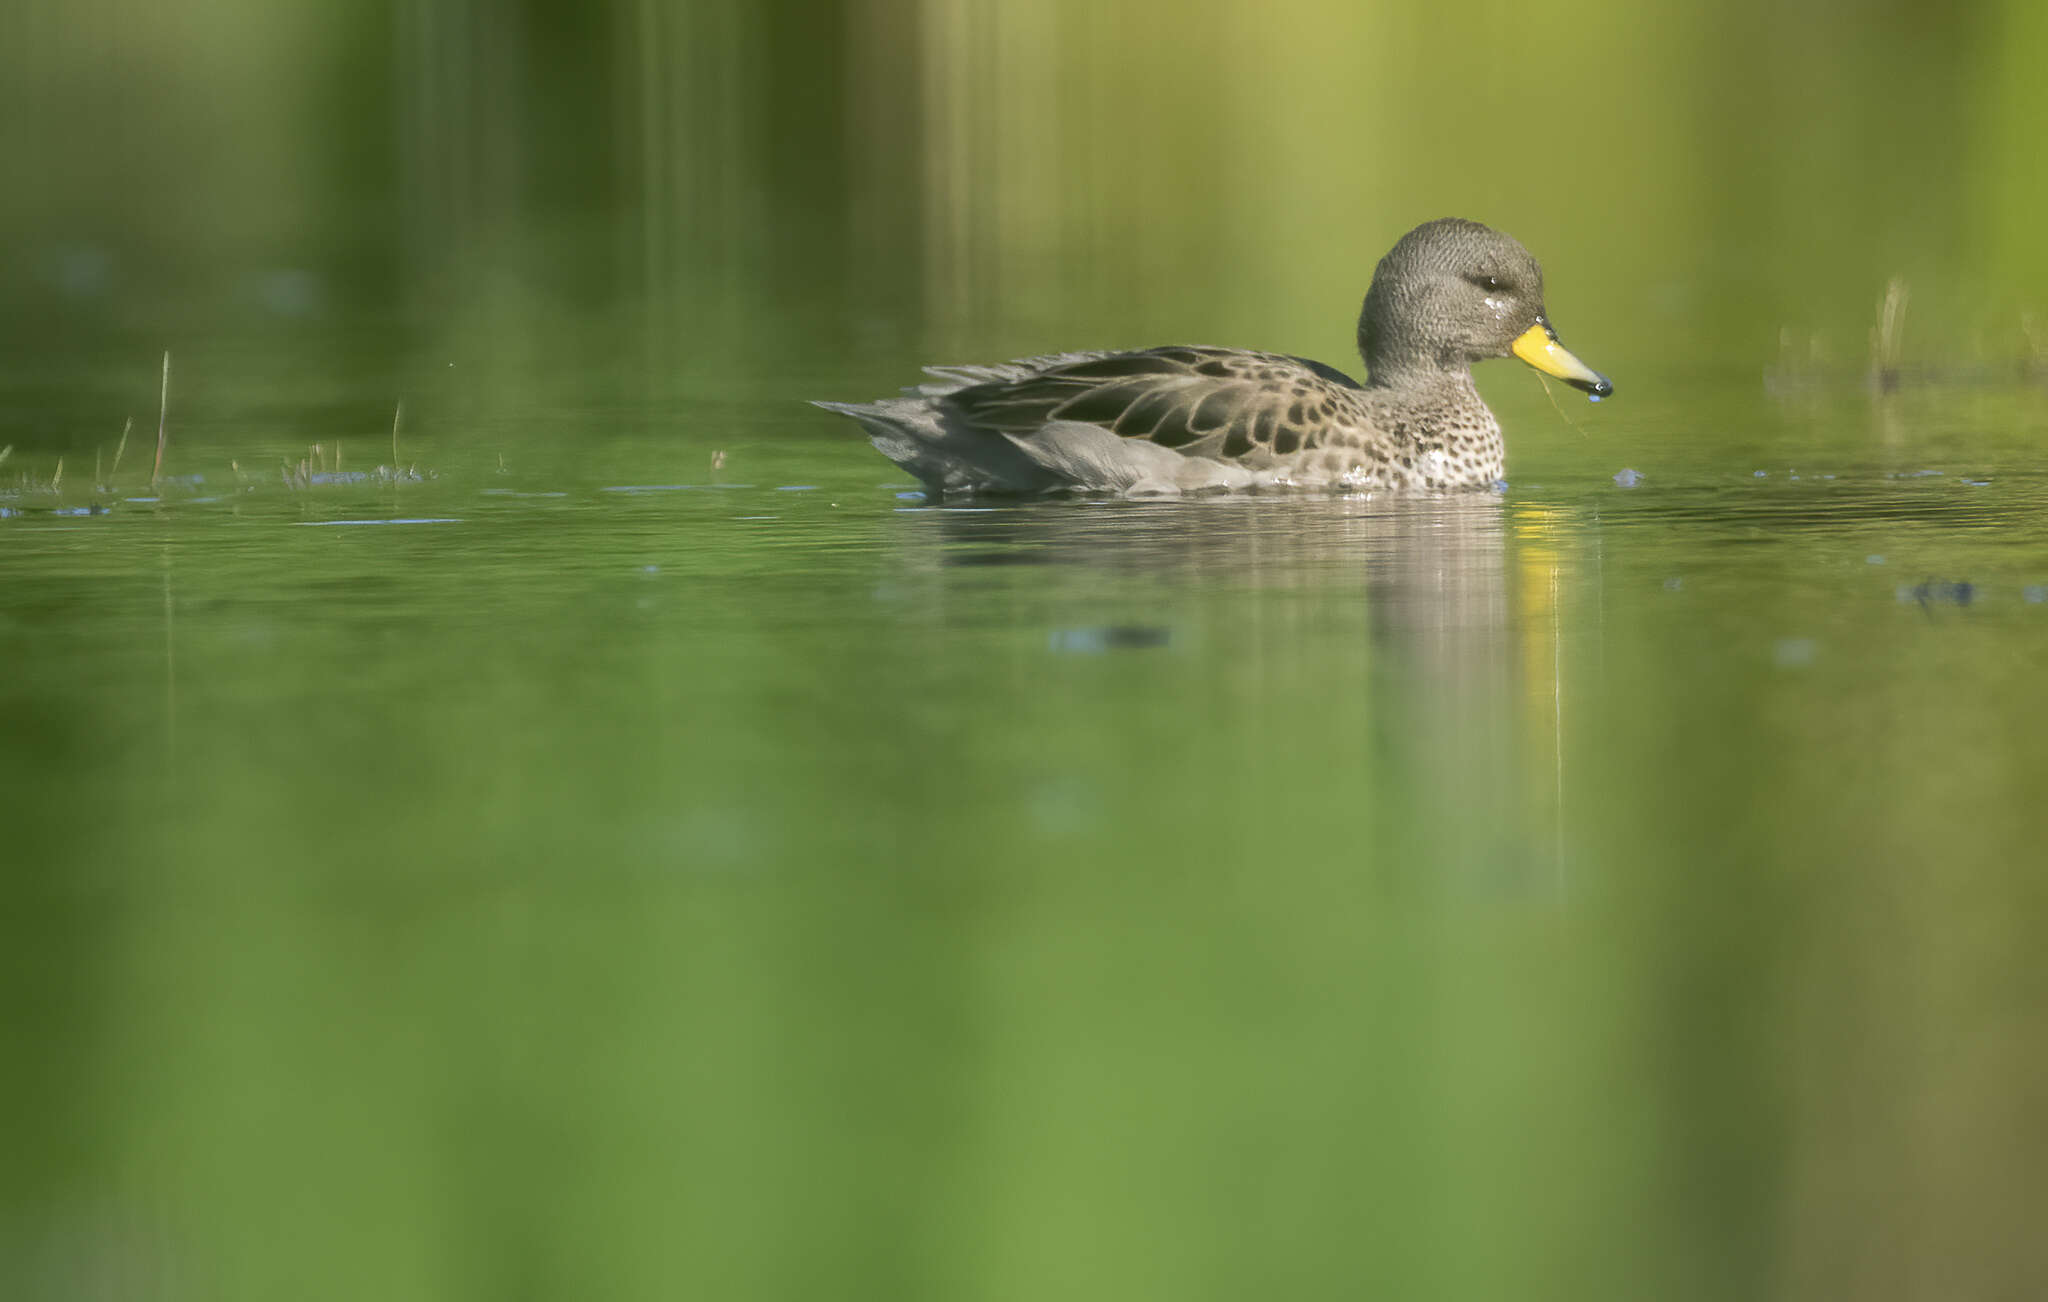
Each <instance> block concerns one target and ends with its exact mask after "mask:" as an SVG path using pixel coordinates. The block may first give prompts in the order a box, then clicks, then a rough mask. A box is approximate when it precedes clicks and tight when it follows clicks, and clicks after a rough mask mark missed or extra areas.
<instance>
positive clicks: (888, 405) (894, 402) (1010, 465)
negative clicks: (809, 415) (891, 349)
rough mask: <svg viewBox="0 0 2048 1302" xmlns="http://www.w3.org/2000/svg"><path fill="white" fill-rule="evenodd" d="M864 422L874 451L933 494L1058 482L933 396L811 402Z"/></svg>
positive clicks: (1032, 488) (1022, 489)
mask: <svg viewBox="0 0 2048 1302" xmlns="http://www.w3.org/2000/svg"><path fill="white" fill-rule="evenodd" d="M811 405H812V406H814V407H822V408H824V409H825V410H826V411H835V412H838V413H839V414H840V415H842V416H850V417H852V418H853V419H854V420H856V421H859V422H860V426H861V428H862V429H863V430H865V431H867V436H868V441H869V442H870V443H873V444H874V445H875V450H876V451H877V452H880V453H881V454H882V455H883V456H885V457H887V458H889V460H891V461H893V462H895V463H896V464H897V465H899V466H901V467H903V469H905V470H907V471H909V472H910V473H911V474H913V475H915V476H917V479H918V481H919V482H920V483H922V484H923V485H924V486H925V488H926V489H927V490H929V491H931V492H934V493H948V492H967V493H974V492H984V493H986V492H997V493H1042V492H1044V491H1046V490H1047V489H1050V488H1055V487H1058V485H1059V483H1060V481H1059V479H1058V478H1057V477H1055V476H1054V475H1052V474H1050V473H1048V472H1047V471H1046V470H1045V469H1044V468H1043V467H1042V466H1040V465H1038V464H1037V463H1036V462H1034V461H1033V460H1031V459H1030V458H1029V457H1027V456H1025V455H1024V454H1023V453H1021V452H1020V451H1018V449H1017V447H1016V446H1015V445H1014V444H1012V443H1011V442H1010V440H1008V439H1006V438H1003V437H1002V436H1000V435H998V434H993V433H991V432H989V431H988V430H981V429H974V428H971V427H963V426H960V425H958V424H957V423H956V422H955V421H954V420H952V419H951V418H950V416H949V414H948V413H947V412H946V410H945V409H944V408H943V407H942V406H940V404H939V403H937V402H935V401H933V400H932V399H931V398H929V397H924V396H917V397H903V398H884V399H882V400H881V401H880V402H813V403H812V404H811Z"/></svg>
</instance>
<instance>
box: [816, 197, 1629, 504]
mask: <svg viewBox="0 0 2048 1302" xmlns="http://www.w3.org/2000/svg"><path fill="white" fill-rule="evenodd" d="M1358 351H1359V354H1360V355H1361V356H1362V357H1363V358H1364V360H1365V368H1366V375H1367V379H1366V382H1365V383H1364V384H1359V383H1358V382H1357V381H1355V380H1353V379H1352V378H1351V377H1350V376H1348V375H1346V374H1344V373H1343V372H1342V371H1339V370H1337V369H1336V368H1335V367H1331V366H1325V365H1323V364H1322V363H1321V362H1314V361H1309V360H1307V359H1306V358H1301V357H1289V356H1285V355H1282V354H1278V353H1254V352H1244V351H1241V350H1238V349H1234V348H1208V347H1184V346H1174V347H1166V348H1147V349H1143V350H1140V351H1136V352H1091V353H1057V354H1053V355H1050V356H1045V357H1027V358H1023V359H1021V360H1018V361H1014V362H1006V363H1002V364H998V365H993V366H934V367H927V368H926V374H928V375H930V376H932V377H933V378H932V379H931V380H930V381H928V382H926V383H924V384H920V385H917V386H915V387H913V388H909V389H905V390H904V391H903V396H902V397H900V398H884V399H882V400H881V401H879V402H871V403H842V402H820V403H818V404H817V405H818V406H820V407H823V408H825V409H827V410H828V411H837V412H843V413H844V414H846V415H848V416H851V417H853V418H854V419H855V420H857V421H859V422H860V423H861V425H862V427H863V428H865V429H866V430H867V433H868V437H869V439H870V440H871V441H872V442H873V443H874V445H875V447H876V448H877V449H879V450H880V451H881V452H882V454H883V455H884V456H887V457H888V458H889V459H890V460H891V461H894V462H895V463H896V464H897V465H899V466H902V467H903V468H904V469H905V470H907V471H909V472H910V473H911V474H913V475H915V476H917V478H918V479H920V480H922V481H923V482H924V484H925V486H926V487H927V488H929V489H932V490H934V491H938V492H949V491H951V492H962V491H964V492H1005V493H1043V492H1052V491H1058V490H1062V489H1065V490H1079V491H1109V492H1121V493H1125V494H1128V495H1131V496H1154V495H1156V496H1171V495H1176V494H1180V493H1188V492H1203V491H1227V490H1231V489H1245V488H1260V487H1340V488H1347V489H1373V488H1386V489H1448V488H1474V487H1485V486H1489V485H1491V484H1493V483H1495V482H1497V481H1498V480H1499V479H1500V477H1501V470H1502V459H1501V458H1502V449H1501V437H1500V424H1499V422H1498V421H1496V420H1495V419H1494V417H1493V413H1492V412H1491V411H1488V410H1487V407H1486V403H1485V402H1484V401H1483V400H1481V398H1480V397H1479V391H1478V390H1477V389H1476V388H1474V387H1473V385H1472V363H1474V362H1480V361H1485V360H1487V359H1488V358H1493V357H1507V356H1510V355H1512V356H1515V357H1519V358H1520V359H1522V360H1523V361H1524V362H1527V363H1528V364H1529V365H1531V366H1533V367H1535V368H1536V369H1537V370H1539V371H1541V372H1543V373H1544V374H1546V375H1551V376H1555V377H1557V378H1558V379H1560V380H1563V381H1564V382H1565V383H1567V384H1570V385H1573V386H1574V387H1576V388H1579V389H1583V390H1585V391H1586V392H1587V393H1589V394H1591V395H1592V396H1593V397H1594V398H1595V399H1599V398H1604V397H1606V396H1607V395H1609V394H1611V393H1613V392H1614V385H1613V383H1612V382H1610V381H1609V380H1608V379H1607V377H1606V376H1604V375H1601V374H1600V373H1599V372H1598V371H1595V370H1593V369H1592V368H1591V367H1589V366H1587V365H1586V364H1585V363H1584V362H1581V361H1580V360H1579V359H1578V358H1576V357H1574V356H1572V354H1571V353H1569V352H1567V351H1566V350H1565V348H1564V346H1563V345H1562V344H1560V343H1558V341H1557V332H1556V331H1555V330H1553V329H1552V328H1551V326H1550V320H1549V318H1548V317H1547V316H1546V315H1545V313H1544V308H1543V269H1542V267H1540V266H1538V265H1537V262H1536V259H1535V258H1534V257H1531V256H1530V254H1529V251H1528V250H1527V249H1525V248H1523V247H1522V246H1521V244H1520V243H1518V242H1517V241H1516V240H1514V239H1513V238H1512V237H1510V236H1508V235H1504V234H1502V233H1501V232H1499V231H1496V230H1494V229H1492V228H1491V227H1488V226H1483V225H1481V224H1480V223H1478V222H1474V221H1465V220H1463V219H1461V218H1455V217H1451V218H1445V219H1443V220H1440V221H1433V222H1427V223H1425V224H1423V225H1421V226H1418V227H1416V228H1415V229H1414V230H1412V231H1409V232H1408V233H1407V234H1406V235H1403V236H1402V237H1401V239H1400V240H1399V242H1397V243H1396V244H1395V245H1394V247H1393V249H1392V251H1391V252H1389V253H1388V254H1387V256H1386V257H1384V258H1382V259H1380V264H1379V267H1378V269H1377V270H1376V271H1375V272H1374V273H1373V278H1372V286H1371V288H1370V289H1369V290H1367V291H1366V295H1365V306H1364V308H1363V309H1362V310H1361V311H1360V312H1359V315H1358Z"/></svg>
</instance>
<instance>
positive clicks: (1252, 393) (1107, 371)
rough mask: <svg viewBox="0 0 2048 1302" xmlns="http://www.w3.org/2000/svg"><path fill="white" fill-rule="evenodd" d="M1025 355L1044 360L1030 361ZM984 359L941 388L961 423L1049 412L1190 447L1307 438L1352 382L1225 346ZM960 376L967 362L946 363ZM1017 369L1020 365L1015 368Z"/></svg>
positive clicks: (1346, 408)
mask: <svg viewBox="0 0 2048 1302" xmlns="http://www.w3.org/2000/svg"><path fill="white" fill-rule="evenodd" d="M1032 362H1044V363H1050V364H1049V365H1044V366H1042V367H1040V368H1037V369H1026V368H1029V367H1031V365H1032ZM1011 365H1012V367H1014V368H1015V370H1014V371H1013V370H1011V368H1003V370H1001V371H997V370H996V368H987V370H985V371H983V374H984V375H988V377H989V378H987V379H986V380H985V381H984V382H982V383H979V384H970V385H967V386H965V387H962V388H959V389H956V390H954V391H952V392H950V393H947V394H945V395H944V396H943V401H944V402H945V404H946V406H947V408H948V409H949V410H950V411H951V412H952V413H953V414H954V415H955V416H956V417H957V418H959V419H961V420H963V421H964V422H965V423H967V424H969V425H972V426H977V427H980V428H984V429H989V430H994V431H1000V432H1002V433H1006V434H1018V435H1027V434H1032V433H1035V432H1037V431H1038V430H1040V429H1042V428H1043V427H1045V426H1046V425H1047V424H1049V423H1051V422H1053V421H1077V422H1080V423H1082V424H1088V425H1096V426H1099V427H1101V428H1103V429H1107V430H1110V431H1112V432H1114V433H1116V434H1119V435H1121V436H1123V437H1125V438H1133V439H1149V440H1150V441H1152V442H1153V443H1157V444H1159V445H1160V446H1162V447H1168V448H1176V449H1179V450H1181V451H1183V452H1187V453H1190V454H1197V453H1200V454H1210V455H1213V454H1216V453H1218V452H1220V453H1221V454H1222V455H1224V456H1244V455H1246V454H1247V453H1250V452H1252V451H1253V450H1254V449H1259V448H1263V449H1266V450H1268V451H1276V452H1291V451H1295V450H1297V449H1299V448H1303V447H1314V446H1316V445H1317V444H1318V443H1319V442H1320V441H1321V434H1322V426H1324V425H1325V424H1326V423H1328V422H1329V421H1330V419H1331V418H1332V417H1333V416H1335V417H1338V418H1342V417H1344V416H1346V415H1356V414H1358V413H1359V412H1360V410H1361V407H1360V403H1359V400H1358V398H1357V396H1356V393H1357V390H1358V389H1359V385H1358V384H1357V382H1356V381H1354V380H1352V379H1351V377H1350V376H1347V375H1345V374H1344V373H1343V372H1341V371H1338V370H1336V369H1334V368H1332V367H1329V366H1325V365H1323V364H1322V363H1320V362H1310V361H1306V360H1304V359H1302V358H1299V357H1286V356H1281V355H1279V354H1274V353H1246V352H1237V351H1234V350H1231V349H1224V348H1191V347H1170V348H1152V349H1147V350H1145V351H1142V352H1130V353H1102V354H1083V355H1081V356H1080V357H1078V358H1074V357H1072V356H1071V355H1069V356H1068V357H1060V358H1044V359H1030V360H1028V361H1026V362H1022V363H1012V364H1011ZM951 369H953V371H954V374H956V375H960V378H962V379H965V378H968V376H967V374H963V373H964V372H968V369H969V368H966V367H960V368H951ZM1017 371H1023V372H1024V373H1023V374H1017V373H1016V372H1017Z"/></svg>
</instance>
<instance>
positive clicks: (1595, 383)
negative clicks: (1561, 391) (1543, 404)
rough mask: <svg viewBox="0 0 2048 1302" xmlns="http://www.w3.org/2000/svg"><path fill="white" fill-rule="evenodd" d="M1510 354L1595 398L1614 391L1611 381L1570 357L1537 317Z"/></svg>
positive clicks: (1551, 331)
mask: <svg viewBox="0 0 2048 1302" xmlns="http://www.w3.org/2000/svg"><path fill="white" fill-rule="evenodd" d="M1514 351H1515V356H1517V357H1519V358H1521V359H1522V360H1523V361H1525V362H1527V363H1529V365H1531V366H1533V367H1535V368H1536V369H1537V370H1539V371H1541V372H1543V373H1544V374H1545V375H1554V376H1556V377H1557V378H1558V379H1560V380H1563V381H1564V382H1565V383H1566V384H1569V385H1571V386H1572V387H1573V388H1575V389H1584V390H1585V391H1586V392H1587V393H1590V394H1592V395H1593V397H1594V398H1596V399H1599V398H1605V397H1606V396H1607V395H1609V394H1611V393H1613V392H1614V381H1612V380H1610V379H1608V378H1607V377H1606V376H1604V375H1602V374H1600V372H1598V371H1596V370H1594V369H1593V368H1592V367H1590V366H1588V365H1586V364H1585V363H1584V362H1582V361H1580V360H1579V359H1578V358H1576V357H1574V356H1572V354H1571V350H1570V349H1568V348H1566V347H1565V346H1564V345H1563V344H1561V343H1559V342H1557V331H1555V330H1553V329H1551V328H1550V322H1548V321H1546V320H1544V319H1543V318H1542V317H1540V316H1539V317H1537V318H1536V324H1535V325H1532V326H1530V327H1529V328H1528V329H1527V330H1524V331H1523V332H1522V334H1521V337H1520V338H1518V339H1516V340H1515V342H1514Z"/></svg>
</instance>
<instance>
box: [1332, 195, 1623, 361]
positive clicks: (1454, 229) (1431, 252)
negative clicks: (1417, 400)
mask: <svg viewBox="0 0 2048 1302" xmlns="http://www.w3.org/2000/svg"><path fill="white" fill-rule="evenodd" d="M1358 351H1359V352H1360V353H1361V354H1362V355H1363V356H1364V357H1365V366H1366V369H1367V370H1368V371H1369V372H1371V382H1372V383H1373V384H1374V385H1375V386H1379V387H1401V386H1405V385H1411V384H1417V383H1426V382H1428V381H1430V380H1431V379H1440V378H1442V377H1444V376H1446V375H1456V374H1461V373H1463V372H1464V371H1466V370H1467V369H1468V368H1469V367H1470V366H1471V365H1472V363H1474V362H1482V361H1485V360H1487V359H1488V358H1491V357H1510V356H1513V357H1520V358H1521V359H1522V360H1523V361H1525V362H1527V363H1529V365H1531V366H1534V367H1535V368H1536V369H1538V370H1540V371H1543V372H1545V373H1547V374H1550V375H1554V376H1556V377H1557V378H1559V379H1561V380H1564V381H1566V382H1567V383H1569V384H1572V385H1575V386H1576V387H1578V388H1581V389H1584V390H1586V391H1587V392H1588V393H1592V394H1595V395H1597V396H1601V397H1604V396H1606V395H1607V394H1610V393H1612V392H1614V385H1613V384H1612V383H1611V382H1610V381H1609V380H1608V379H1607V377H1606V376H1604V375H1601V374H1600V373H1599V372H1597V371H1595V370H1593V369H1592V368H1590V367H1588V366H1587V365H1586V364H1585V363H1583V362H1581V361H1579V359H1578V358H1576V357H1573V356H1572V355H1571V354H1570V353H1568V352H1566V351H1565V350H1564V348H1563V347H1562V346H1561V345H1559V344H1558V342H1557V332H1556V331H1554V330H1552V329H1551V328H1550V320H1549V318H1548V316H1546V315H1545V313H1544V310H1543V268H1542V267H1541V266H1539V265H1538V264H1537V262H1536V259H1535V258H1534V257H1532V256H1530V254H1529V250H1527V249H1525V248H1523V247H1522V246H1521V244H1520V242H1518V241H1517V240H1515V239H1514V238H1513V237H1511V236H1507V235H1503V234H1501V233H1500V232H1499V231H1497V230H1494V229H1493V228H1492V227H1490V226H1482V225H1480V224H1479V223H1478V222H1473V221H1466V220H1464V219H1463V218H1459V217H1446V218H1443V219H1442V220H1440V221H1433V222H1425V223H1424V224H1422V225H1420V226H1417V227H1416V228H1415V229H1414V230H1412V231H1409V232H1408V233H1407V234H1406V235H1403V236H1402V237H1401V239H1400V241H1399V242H1398V243H1396V244H1395V245H1394V247H1393V249H1392V250H1391V251H1390V252H1389V253H1388V254H1387V256H1386V257H1384V258H1381V259H1380V265H1379V269H1378V270H1377V271H1375V272H1374V273H1373V278H1372V288H1371V289H1369V290H1367V291H1366V295H1365V307H1364V310H1362V311H1361V312H1360V313H1359V314H1358Z"/></svg>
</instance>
